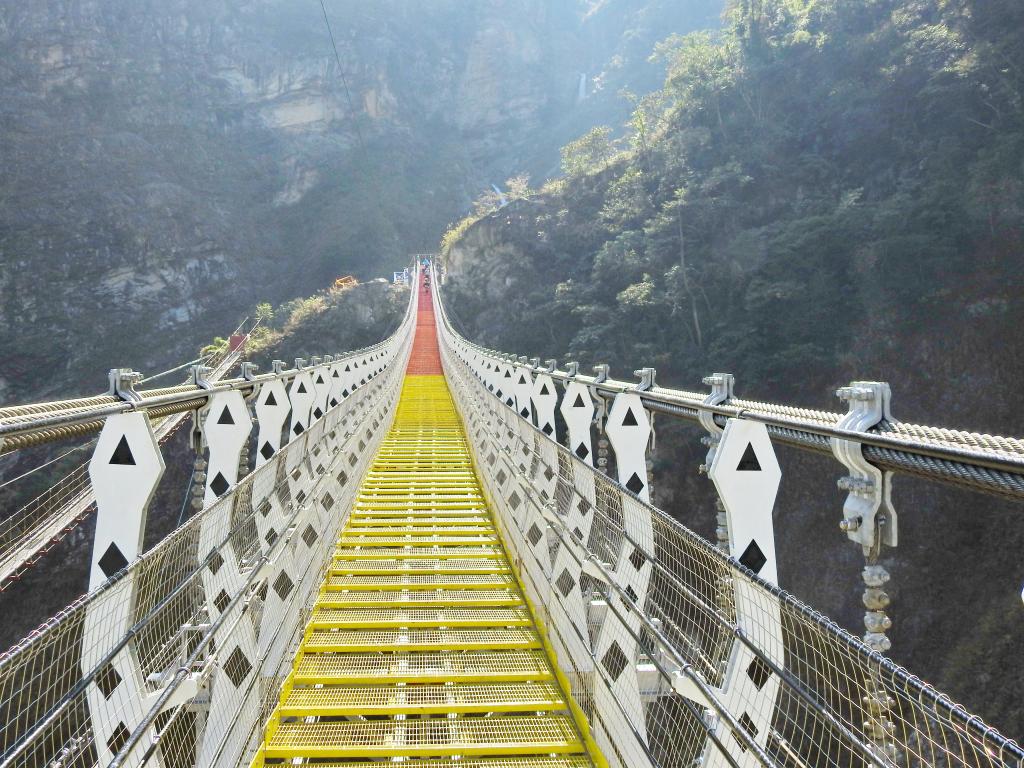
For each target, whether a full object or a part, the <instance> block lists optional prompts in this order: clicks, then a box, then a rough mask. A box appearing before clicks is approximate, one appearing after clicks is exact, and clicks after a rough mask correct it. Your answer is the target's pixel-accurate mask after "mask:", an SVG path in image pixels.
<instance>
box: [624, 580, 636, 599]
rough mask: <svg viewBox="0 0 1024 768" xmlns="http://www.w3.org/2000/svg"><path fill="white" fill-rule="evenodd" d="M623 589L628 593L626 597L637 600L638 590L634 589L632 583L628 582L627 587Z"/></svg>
mask: <svg viewBox="0 0 1024 768" xmlns="http://www.w3.org/2000/svg"><path fill="white" fill-rule="evenodd" d="M622 591H623V592H625V593H626V597H628V598H629V599H630V602H633V603H635V602H636V590H634V589H633V586H632V585H630V584H627V585H626V588H625V589H624V590H622Z"/></svg>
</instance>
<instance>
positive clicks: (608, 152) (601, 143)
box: [562, 125, 615, 177]
mask: <svg viewBox="0 0 1024 768" xmlns="http://www.w3.org/2000/svg"><path fill="white" fill-rule="evenodd" d="M611 135H612V129H611V128H609V127H608V126H606V125H599V126H597V127H596V128H591V129H590V130H589V131H587V132H586V133H585V134H583V135H582V136H580V137H579V138H578V139H576V140H575V141H571V142H569V143H568V144H566V145H565V146H564V147H562V171H563V172H564V173H565V175H566V176H570V177H573V176H583V175H585V174H588V173H593V172H594V171H597V170H600V169H601V168H603V167H604V166H605V165H606V164H607V163H608V161H609V160H611V159H612V157H613V156H614V155H615V145H614V144H613V143H612V140H611Z"/></svg>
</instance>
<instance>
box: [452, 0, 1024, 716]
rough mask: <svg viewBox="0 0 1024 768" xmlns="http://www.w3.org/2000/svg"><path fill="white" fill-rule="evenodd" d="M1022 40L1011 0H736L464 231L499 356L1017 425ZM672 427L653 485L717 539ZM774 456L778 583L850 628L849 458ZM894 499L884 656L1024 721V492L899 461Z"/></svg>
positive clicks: (479, 303)
mask: <svg viewBox="0 0 1024 768" xmlns="http://www.w3.org/2000/svg"><path fill="white" fill-rule="evenodd" d="M1022 35H1024V10H1022V7H1021V6H1020V4H1019V3H1016V2H1012V1H1010V0H1002V1H1000V2H988V3H976V2H972V1H971V0H873V1H872V2H866V3H832V2H826V1H825V0H801V1H799V2H794V1H790V0H771V1H769V0H764V1H763V2H743V3H736V4H735V8H734V10H733V12H732V13H731V15H730V22H729V25H728V29H727V30H726V31H725V33H724V34H722V35H721V36H718V37H716V36H713V35H695V36H692V37H689V38H687V39H680V40H677V41H675V42H674V43H673V44H671V45H668V46H665V47H664V49H663V55H664V56H665V57H666V58H667V60H668V61H669V62H670V64H669V77H668V80H667V82H666V85H665V88H664V89H663V90H662V91H661V92H659V93H658V94H656V96H655V97H653V98H651V99H649V100H647V102H646V103H645V104H642V105H641V108H640V109H638V111H637V113H636V115H635V118H634V120H633V131H632V132H631V134H630V136H629V140H628V142H623V143H621V144H619V145H612V144H611V143H610V142H609V139H608V137H607V136H605V135H604V134H603V133H601V132H599V131H598V132H594V133H592V134H590V135H589V136H588V137H587V138H586V139H585V140H583V141H580V142H575V143H574V144H573V145H572V146H570V147H568V148H567V150H566V152H565V157H564V159H565V168H566V170H567V173H568V177H567V178H566V179H565V180H563V181H561V182H559V183H556V184H551V185H548V186H547V187H546V188H545V190H544V191H542V192H541V193H539V194H534V195H532V196H527V197H525V198H524V199H521V200H517V201H515V202H514V203H512V204H511V205H508V206H505V207H503V208H501V209H500V210H497V211H494V212H491V213H489V214H487V215H485V216H483V217H482V218H480V220H479V221H477V222H476V223H475V224H471V225H469V226H463V227H461V228H459V229H458V230H457V231H456V233H455V235H454V236H453V237H452V238H449V239H448V241H447V245H448V252H447V259H448V265H449V268H450V274H451V280H450V283H449V285H448V286H446V290H447V292H448V296H449V304H450V305H451V306H452V307H453V308H454V309H455V310H456V314H457V315H458V319H459V322H460V324H461V326H462V327H463V328H464V330H465V331H466V333H467V335H469V336H470V337H471V338H474V339H476V340H478V341H481V342H483V343H486V344H487V345H488V346H493V347H498V348H501V349H506V350H508V351H515V352H518V353H528V354H538V355H541V356H556V355H560V356H563V359H578V360H580V361H581V362H582V363H583V364H584V366H586V365H589V364H592V363H597V362H608V363H611V365H612V370H613V372H614V373H616V374H618V375H619V376H620V377H626V378H628V375H627V373H626V372H628V371H631V370H633V369H635V368H638V367H640V366H641V365H652V366H655V367H656V368H657V369H658V380H659V381H660V382H663V383H665V384H666V385H674V386H680V387H684V388H687V389H693V388H698V385H699V381H700V378H701V376H703V375H706V374H708V373H711V372H712V371H722V370H725V371H731V372H733V373H734V374H736V376H737V381H738V383H737V391H738V392H739V393H741V394H743V395H744V396H749V397H754V398H758V399H766V400H776V401H783V402H788V403H794V404H800V405H805V406H808V407H821V408H827V409H830V410H839V409H840V404H839V403H838V402H837V401H836V400H835V399H834V398H833V397H832V392H833V391H834V389H835V388H836V386H839V385H843V384H846V383H848V382H849V381H851V380H853V379H881V380H887V381H889V382H891V384H892V387H893V391H894V405H893V411H894V414H895V415H896V416H897V417H898V418H901V419H905V420H907V421H915V422H918V423H935V424H940V425H948V426H959V427H964V428H970V429H977V430H981V431H991V432H995V433H1004V434H1006V433H1009V434H1020V433H1021V432H1024V422H1022V420H1021V413H1024V408H1022V406H1024V400H1022V397H1021V392H1020V387H1019V386H1017V384H1016V382H1017V381H1019V379H1020V377H1021V376H1022V375H1024V354H1022V352H1024V348H1022V346H1021V344H1020V342H1019V340H1017V339H1015V338H1013V337H1012V331H1010V329H1012V328H1016V327H1018V326H1019V325H1020V324H1021V323H1022V322H1024V302H1022V301H1021V299H1020V296H1021V291H1022V289H1024V270H1022V269H1021V262H1020V251H1021V243H1022V237H1024V184H1022V183H1021V179H1022V178H1024V133H1022V132H1021V129H1020V126H1021V124H1022V118H1024V100H1022V95H1024V36H1022ZM623 149H624V150H627V151H626V152H625V154H616V153H617V152H618V151H619V150H623ZM460 233H461V234H460ZM666 421H667V420H664V419H662V420H660V422H659V427H660V429H661V431H660V433H659V438H658V449H657V455H656V457H655V479H656V481H657V483H656V489H657V492H658V502H659V504H660V505H662V506H664V507H666V508H667V509H670V510H671V511H673V513H674V514H676V515H677V516H678V517H679V518H680V519H682V520H683V521H685V522H686V523H687V524H688V525H690V526H692V527H694V528H696V529H698V530H702V531H704V532H705V533H707V534H710V533H711V532H712V528H711V525H712V519H713V516H712V511H711V510H712V506H711V498H710V488H709V483H707V482H706V480H704V479H703V478H700V477H699V476H697V475H696V471H695V470H696V466H697V465H698V464H699V463H700V461H701V453H702V451H701V448H700V446H699V445H698V444H697V442H696V439H697V435H698V433H697V432H696V431H694V430H682V429H680V428H677V427H673V426H671V425H669V424H667V423H666ZM782 459H783V466H784V480H783V488H782V493H781V496H780V500H779V504H778V506H777V525H778V530H779V534H778V541H779V549H780V570H781V578H782V583H783V585H784V586H786V587H787V588H788V589H791V590H792V591H794V592H795V593H796V594H798V595H800V596H801V597H803V598H804V599H806V600H807V601H808V602H810V603H811V604H812V605H814V606H815V607H817V608H819V609H822V610H824V611H825V612H827V613H829V614H831V615H833V616H835V617H836V618H837V619H839V620H841V622H842V623H843V624H844V625H846V626H847V627H849V628H851V629H852V630H853V631H855V632H862V631H863V629H862V618H861V617H862V614H863V606H862V605H861V604H860V578H859V571H860V568H861V567H862V564H863V560H862V558H861V555H860V552H859V551H858V550H857V549H856V548H855V547H853V546H852V545H851V544H849V543H848V542H847V541H846V540H845V537H843V536H842V534H841V533H839V531H838V530H837V529H836V526H837V524H838V521H839V518H840V507H841V495H840V494H839V493H838V492H837V491H836V489H835V487H834V485H833V483H834V480H835V478H836V477H837V476H838V474H839V470H838V464H836V463H835V462H830V461H828V460H823V459H817V458H811V457H807V456H803V455H790V452H788V451H787V452H785V454H784V455H783V457H782ZM896 505H897V508H898V509H899V510H900V529H901V531H900V539H901V544H900V547H899V548H898V549H897V550H895V551H891V552H889V553H887V555H886V557H885V564H886V565H887V566H888V567H889V568H890V570H891V571H892V573H893V582H892V583H891V585H890V586H891V588H892V589H891V591H892V593H893V595H894V597H895V601H894V605H893V609H892V611H891V614H892V615H893V617H894V622H895V624H894V627H893V630H892V632H891V633H890V634H891V636H892V638H893V650H892V654H893V656H894V657H895V658H896V659H897V660H899V661H901V662H904V663H906V664H907V665H908V666H910V667H911V668H912V669H914V671H915V672H917V673H919V674H923V675H924V676H926V677H927V678H928V679H929V680H931V681H932V682H934V683H936V684H938V685H940V686H941V687H943V688H945V689H947V690H949V691H950V692H951V693H953V694H954V695H955V696H957V697H959V698H961V699H963V700H964V701H965V703H967V704H968V705H969V706H970V708H972V709H973V710H975V711H978V712H980V713H981V714H983V715H984V716H986V717H988V718H990V719H991V720H992V721H993V722H995V723H996V724H998V725H999V726H1001V727H1002V728H1003V729H1004V730H1005V731H1006V732H1008V733H1009V734H1011V735H1019V734H1020V733H1022V732H1024V708H1022V707H1021V705H1020V700H1019V696H1018V695H1017V694H1016V692H1017V691H1019V689H1020V685H1021V683H1022V681H1024V680H1022V674H1024V673H1022V672H1021V671H1020V665H1019V664H1017V663H1016V662H1015V661H1014V660H1013V658H1014V654H1015V653H1016V651H1014V650H1013V649H1014V648H1015V647H1016V646H1017V645H1019V640H1020V636H1021V635H1020V633H1021V627H1022V624H1021V621H1022V616H1024V614H1022V609H1021V604H1020V595H1019V590H1020V581H1021V570H1020V563H1019V551H1020V548H1021V546H1022V545H1024V528H1022V527H1021V526H1020V525H1019V524H1018V523H1017V519H1018V517H1019V512H1020V509H1019V505H1015V504H1009V503H1004V502H1000V501H998V500H994V499H991V498H987V497H981V496H976V495H973V494H968V493H959V492H952V491H947V490H946V489H941V488H935V487H931V486H929V485H927V484H925V483H921V482H919V481H915V480H911V479H902V478H901V479H900V480H899V481H898V482H897V486H896Z"/></svg>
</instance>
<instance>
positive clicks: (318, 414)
mask: <svg viewBox="0 0 1024 768" xmlns="http://www.w3.org/2000/svg"><path fill="white" fill-rule="evenodd" d="M323 415H324V412H323V411H321V410H320V407H319V406H317V407H316V408H314V409H313V418H315V419H319V418H320V417H321V416H323Z"/></svg>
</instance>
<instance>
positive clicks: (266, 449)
mask: <svg viewBox="0 0 1024 768" xmlns="http://www.w3.org/2000/svg"><path fill="white" fill-rule="evenodd" d="M273 455H274V446H272V445H271V444H270V443H268V442H265V441H264V443H263V447H262V448H260V456H262V457H263V458H264V459H269V458H270V457H271V456H273Z"/></svg>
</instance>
